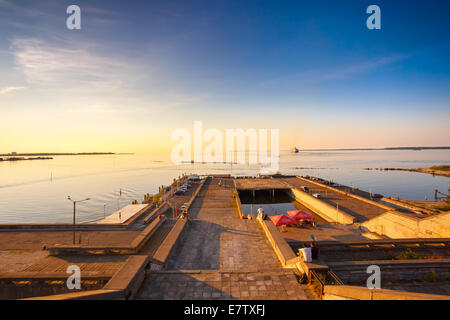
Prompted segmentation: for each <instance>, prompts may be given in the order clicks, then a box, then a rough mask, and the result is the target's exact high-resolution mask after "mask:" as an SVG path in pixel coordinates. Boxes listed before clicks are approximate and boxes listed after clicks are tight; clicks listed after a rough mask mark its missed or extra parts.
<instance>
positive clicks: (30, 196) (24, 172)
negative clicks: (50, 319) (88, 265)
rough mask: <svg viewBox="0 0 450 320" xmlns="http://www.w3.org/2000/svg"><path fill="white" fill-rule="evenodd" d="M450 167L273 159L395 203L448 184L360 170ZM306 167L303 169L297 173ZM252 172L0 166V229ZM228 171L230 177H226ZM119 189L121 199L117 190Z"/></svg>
mask: <svg viewBox="0 0 450 320" xmlns="http://www.w3.org/2000/svg"><path fill="white" fill-rule="evenodd" d="M439 164H450V150H423V151H410V150H405V151H398V150H395V151H384V150H383V151H327V152H324V151H311V152H307V151H305V152H301V153H298V154H291V153H289V152H288V151H285V152H282V153H281V155H280V171H281V172H282V173H284V174H296V175H313V176H318V177H321V178H324V179H332V180H333V181H336V182H339V183H342V184H346V185H350V186H351V185H353V186H354V187H357V188H360V189H363V190H367V191H370V190H372V192H374V193H380V194H383V195H385V196H400V197H401V198H404V199H415V200H423V199H424V198H425V197H428V198H429V199H432V198H433V196H434V189H438V190H440V191H441V192H447V190H448V188H449V181H450V179H449V178H445V177H437V176H435V177H433V176H432V175H427V174H422V173H412V172H401V171H374V170H373V171H367V170H364V168H379V167H383V168H385V167H395V168H418V167H429V166H432V165H439ZM300 168H307V169H300ZM259 169H260V168H259V166H248V165H233V167H232V168H231V167H230V165H224V164H204V165H200V164H186V165H174V164H173V163H172V162H171V161H170V159H169V156H154V155H140V154H136V155H102V156H55V157H54V159H53V160H35V161H18V162H3V163H0V223H31V222H36V223H46V222H71V221H72V203H71V202H69V201H68V200H67V196H68V195H70V196H71V197H72V198H73V199H84V198H87V197H89V198H91V200H90V201H87V202H83V203H79V204H78V205H77V221H78V222H88V221H95V220H99V219H102V218H103V216H104V205H105V204H106V214H107V215H108V214H111V213H112V212H114V211H116V210H117V209H118V208H119V207H123V206H125V205H127V204H129V203H131V201H132V200H138V201H142V200H143V197H144V194H146V193H155V192H157V191H158V186H160V185H168V184H170V183H171V182H172V179H173V178H174V177H178V176H179V175H181V174H182V173H197V174H206V173H232V174H233V175H256V174H257V173H258V172H259ZM231 170H232V171H231ZM120 189H122V197H119V190H120Z"/></svg>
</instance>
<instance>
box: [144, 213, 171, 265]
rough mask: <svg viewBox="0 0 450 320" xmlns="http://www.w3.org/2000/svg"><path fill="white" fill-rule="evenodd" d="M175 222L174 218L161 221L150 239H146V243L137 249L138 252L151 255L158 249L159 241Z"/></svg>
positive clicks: (161, 240)
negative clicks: (139, 249)
mask: <svg viewBox="0 0 450 320" xmlns="http://www.w3.org/2000/svg"><path fill="white" fill-rule="evenodd" d="M175 222H176V220H175V219H167V221H166V222H165V223H163V224H162V225H161V227H159V228H158V230H156V231H155V233H154V234H153V235H152V236H151V237H150V239H148V240H147V243H146V244H145V245H144V246H143V247H142V249H141V251H139V254H141V255H148V256H150V257H153V255H154V254H155V252H156V250H158V248H159V246H160V245H161V243H162V242H163V241H164V239H165V238H166V237H167V235H168V234H169V232H170V230H172V227H173V226H174V225H175Z"/></svg>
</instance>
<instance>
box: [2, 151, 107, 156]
mask: <svg viewBox="0 0 450 320" xmlns="http://www.w3.org/2000/svg"><path fill="white" fill-rule="evenodd" d="M111 154H116V153H114V152H79V153H70V152H68V153H51V152H49V153H15V154H11V153H4V154H0V157H40V156H92V155H111Z"/></svg>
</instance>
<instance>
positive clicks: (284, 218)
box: [270, 214, 297, 226]
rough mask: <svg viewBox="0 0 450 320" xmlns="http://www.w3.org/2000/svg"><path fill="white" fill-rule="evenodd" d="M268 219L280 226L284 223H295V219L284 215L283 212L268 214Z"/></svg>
mask: <svg viewBox="0 0 450 320" xmlns="http://www.w3.org/2000/svg"><path fill="white" fill-rule="evenodd" d="M270 220H272V222H273V224H274V225H276V226H281V225H285V224H297V221H296V220H295V219H293V218H291V217H289V216H286V215H284V214H279V215H276V216H270Z"/></svg>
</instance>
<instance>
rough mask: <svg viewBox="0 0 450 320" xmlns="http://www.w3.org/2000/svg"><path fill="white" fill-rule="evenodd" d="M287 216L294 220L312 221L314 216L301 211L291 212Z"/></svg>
mask: <svg viewBox="0 0 450 320" xmlns="http://www.w3.org/2000/svg"><path fill="white" fill-rule="evenodd" d="M287 214H288V215H289V216H290V217H291V218H294V219H296V220H314V216H313V215H312V214H311V213H309V212H306V211H302V210H291V211H288V212H287Z"/></svg>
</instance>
